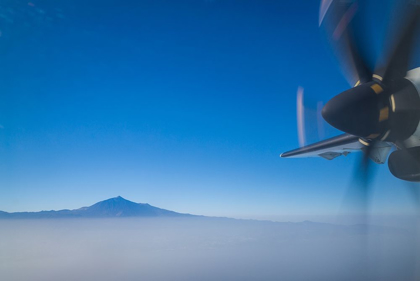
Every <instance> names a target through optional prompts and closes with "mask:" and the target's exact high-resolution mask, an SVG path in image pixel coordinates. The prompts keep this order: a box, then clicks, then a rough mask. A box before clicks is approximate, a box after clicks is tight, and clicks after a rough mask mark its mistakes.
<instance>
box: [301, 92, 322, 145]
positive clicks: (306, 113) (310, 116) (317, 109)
mask: <svg viewBox="0 0 420 281" xmlns="http://www.w3.org/2000/svg"><path fill="white" fill-rule="evenodd" d="M322 107H323V103H322V102H321V101H318V102H314V101H312V100H309V101H306V100H305V97H304V88H303V87H301V86H299V87H298V89H297V93H296V113H297V116H296V117H297V129H298V140H299V146H300V147H303V146H304V145H305V144H306V143H307V142H308V141H307V138H308V135H309V136H311V135H314V134H315V133H316V135H317V136H318V139H319V140H322V139H324V138H325V126H324V121H323V119H322V115H321V111H322ZM308 128H309V130H308ZM315 131H316V132H315ZM309 141H311V140H309Z"/></svg>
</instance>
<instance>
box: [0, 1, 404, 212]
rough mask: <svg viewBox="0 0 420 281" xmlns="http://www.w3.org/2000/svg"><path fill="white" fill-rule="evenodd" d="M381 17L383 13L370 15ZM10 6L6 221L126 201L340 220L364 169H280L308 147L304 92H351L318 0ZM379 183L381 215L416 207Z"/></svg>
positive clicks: (5, 53)
mask: <svg viewBox="0 0 420 281" xmlns="http://www.w3.org/2000/svg"><path fill="white" fill-rule="evenodd" d="M8 2H9V3H8ZM378 4H381V5H378ZM378 6H379V8H380V9H381V11H382V12H384V13H370V12H371V9H372V7H378ZM388 6H389V5H386V4H383V1H379V0H378V1H376V0H375V1H369V3H368V4H367V5H365V6H362V11H364V12H365V14H368V13H370V14H374V15H375V16H376V17H377V18H376V19H375V18H374V19H370V20H369V21H365V23H364V24H366V28H367V29H368V30H375V32H374V34H375V35H374V36H373V37H372V42H373V45H372V46H371V48H370V49H369V50H375V48H376V49H379V48H381V41H380V38H381V36H383V31H382V30H384V26H385V23H386V21H385V19H386V16H384V15H386V11H387V9H389V8H387V7H388ZM0 8H1V9H0V15H1V17H0V24H1V25H0V30H1V37H0V89H1V92H0V97H1V99H0V125H1V126H0V210H4V211H24V210H25V211H37V210H42V209H48V210H49V209H63V208H69V209H72V208H78V207H81V206H86V205H90V204H93V203H95V202H97V201H100V200H103V199H106V198H109V197H114V196H117V195H121V196H123V197H125V198H127V199H130V200H132V201H136V202H147V203H150V204H152V205H155V206H159V207H162V208H166V209H171V210H175V211H180V212H189V213H194V214H204V215H224V216H235V217H259V218H273V217H276V216H288V215H308V216H309V215H323V214H334V213H335V212H336V211H337V209H338V208H339V206H340V204H341V202H342V197H343V195H344V193H345V190H346V189H347V187H348V186H349V183H350V179H351V177H352V171H353V166H354V164H355V161H357V160H358V158H357V157H356V156H354V155H353V156H348V157H347V158H344V157H340V158H338V159H336V160H334V161H326V160H323V159H281V158H279V154H280V153H281V152H284V151H286V150H290V149H293V148H296V147H297V146H298V141H297V130H296V90H297V88H298V86H303V87H304V88H305V94H306V96H307V97H308V98H309V99H311V100H313V101H315V102H316V101H324V102H325V101H327V100H328V99H329V98H331V97H333V96H334V95H336V94H338V93H340V92H341V91H343V90H345V89H347V88H348V85H347V83H346V80H345V79H344V77H343V76H342V75H341V72H340V70H339V68H338V64H337V62H336V61H335V59H334V56H333V55H332V53H331V51H330V49H329V47H328V45H327V43H326V40H325V38H324V36H323V33H322V32H321V31H320V29H319V28H318V10H319V3H318V1H307V0H291V1H260V0H240V1H239V0H237V1H236V0H223V1H222V0H220V1H218V0H214V1H211V0H189V1H186V0H178V1H162V0H142V1H132V0H124V1H120V0H118V1H117V0H115V1H114V0H112V1H110V0H104V1H79V0H76V1H68V0H66V1H64V0H62V1H47V0H44V1H41V0H38V1H35V0H34V1H31V2H29V3H28V1H5V3H2V4H0ZM382 14H384V15H382ZM375 36H376V37H377V38H376V37H375ZM376 59H377V58H376V57H373V58H372V60H373V61H375V60H376ZM334 134H338V132H337V131H334V130H333V129H328V130H327V135H328V136H332V135H334ZM314 140H317V139H316V138H315V139H314ZM377 176H378V177H377V179H376V182H375V186H376V187H375V193H374V198H373V199H374V200H373V203H374V208H377V210H379V211H384V212H385V211H386V212H397V211H403V210H407V209H409V208H410V207H411V201H410V198H409V197H408V196H407V192H406V190H405V189H404V184H403V183H402V182H400V181H398V180H397V179H395V178H393V177H392V176H391V175H390V173H389V171H388V168H387V165H384V166H381V167H378V169H377Z"/></svg>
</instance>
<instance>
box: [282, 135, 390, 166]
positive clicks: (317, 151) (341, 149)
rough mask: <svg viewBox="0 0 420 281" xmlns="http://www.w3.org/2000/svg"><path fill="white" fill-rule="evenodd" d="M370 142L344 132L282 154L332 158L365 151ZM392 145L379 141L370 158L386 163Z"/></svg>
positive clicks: (295, 156)
mask: <svg viewBox="0 0 420 281" xmlns="http://www.w3.org/2000/svg"><path fill="white" fill-rule="evenodd" d="M368 145H369V143H367V142H365V141H363V140H361V139H360V138H359V137H356V136H353V135H349V134H343V135H339V136H336V137H333V138H330V139H326V140H323V141H320V142H317V143H314V144H310V145H307V146H304V147H301V148H298V149H294V150H291V151H288V152H285V153H283V154H281V155H280V157H283V158H303V157H322V158H324V159H327V160H332V159H334V158H336V157H338V156H341V155H344V156H347V154H349V153H351V152H354V151H363V150H364V148H365V147H366V146H368ZM391 148H392V145H391V144H389V143H387V142H378V143H376V144H375V147H373V148H372V149H371V151H370V153H369V154H370V155H369V158H371V159H372V160H373V161H374V162H375V163H377V164H384V163H385V161H386V159H387V156H388V154H389V151H390V150H391Z"/></svg>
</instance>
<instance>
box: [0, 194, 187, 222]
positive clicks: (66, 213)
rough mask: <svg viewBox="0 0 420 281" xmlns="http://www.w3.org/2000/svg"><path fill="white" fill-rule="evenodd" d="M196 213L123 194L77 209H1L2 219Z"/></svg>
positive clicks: (159, 215) (149, 215)
mask: <svg viewBox="0 0 420 281" xmlns="http://www.w3.org/2000/svg"><path fill="white" fill-rule="evenodd" d="M193 216H194V215H190V214H182V213H177V212H173V211H169V210H165V209H161V208H157V207H154V206H151V205H149V204H143V203H135V202H132V201H129V200H127V199H124V198H122V197H121V196H118V197H114V198H110V199H107V200H104V201H100V202H98V203H96V204H93V205H92V206H89V207H82V208H80V209H75V210H58V211H40V212H15V213H8V212H3V211H0V219H9V218H10V219H18V218H19V219H33V218H36V219H38V218H111V217H193Z"/></svg>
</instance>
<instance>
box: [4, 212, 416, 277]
mask: <svg viewBox="0 0 420 281" xmlns="http://www.w3.org/2000/svg"><path fill="white" fill-rule="evenodd" d="M0 238H1V239H0V280H16V281H17V280H32V281H36V280H43V281H45V280H61V281H66V280H102V281H107V280H324V281H325V280H416V276H417V277H418V276H420V275H417V274H418V268H417V266H416V264H417V262H418V260H417V259H418V257H417V254H416V253H417V250H418V245H417V243H416V242H417V241H416V234H415V232H413V231H410V230H407V229H405V230H404V229H399V228H393V227H370V228H368V229H367V228H366V227H363V226H360V225H354V226H343V225H334V224H322V223H313V222H302V223H274V222H262V221H251V220H233V219H222V218H201V217H192V218H114V219H60V220H54V219H44V220H0Z"/></svg>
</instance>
